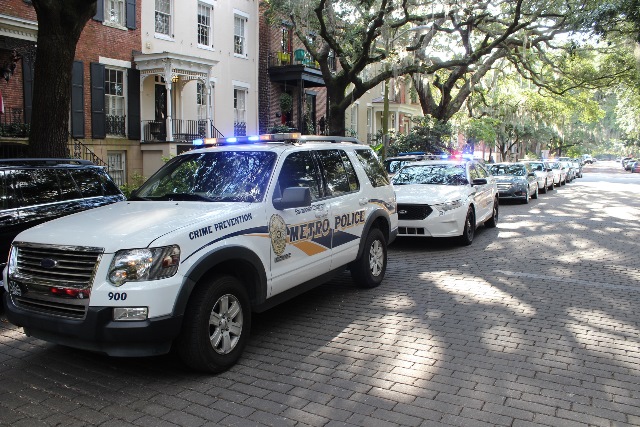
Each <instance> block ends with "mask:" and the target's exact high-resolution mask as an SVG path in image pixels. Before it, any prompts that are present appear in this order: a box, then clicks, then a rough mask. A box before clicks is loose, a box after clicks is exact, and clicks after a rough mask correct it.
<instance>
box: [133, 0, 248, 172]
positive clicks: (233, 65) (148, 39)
mask: <svg viewBox="0 0 640 427" xmlns="http://www.w3.org/2000/svg"><path fill="white" fill-rule="evenodd" d="M142 8H143V11H144V13H143V16H142V23H141V26H142V45H141V49H140V51H139V52H137V53H136V54H135V55H134V58H133V61H134V63H135V66H136V69H137V70H138V71H139V72H140V91H141V98H140V106H141V108H140V111H141V150H142V153H143V160H144V161H143V163H144V170H143V175H145V176H149V175H150V174H151V173H152V172H153V171H155V170H157V169H158V168H159V167H160V166H161V165H162V162H163V161H164V160H165V159H166V158H167V157H170V156H173V155H176V154H179V153H180V152H182V151H184V150H186V149H189V148H191V144H192V142H193V140H194V139H202V138H207V137H220V136H234V135H246V134H248V133H256V132H257V131H258V108H257V106H258V58H259V49H258V46H259V45H258V1H257V0H231V1H217V0H142Z"/></svg>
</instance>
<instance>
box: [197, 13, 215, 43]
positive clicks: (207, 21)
mask: <svg viewBox="0 0 640 427" xmlns="http://www.w3.org/2000/svg"><path fill="white" fill-rule="evenodd" d="M211 22H212V19H211V6H210V5H208V4H205V3H198V44H199V45H201V46H213V40H212V36H213V31H212V30H211Z"/></svg>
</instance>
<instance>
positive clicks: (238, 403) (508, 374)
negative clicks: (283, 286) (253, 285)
mask: <svg viewBox="0 0 640 427" xmlns="http://www.w3.org/2000/svg"><path fill="white" fill-rule="evenodd" d="M639 195H640V174H633V175H632V174H630V173H628V172H624V171H623V170H622V168H621V167H620V165H619V164H615V163H614V162H598V163H596V164H595V165H592V166H587V167H586V169H585V177H584V178H582V179H578V180H577V181H575V182H574V183H571V184H567V185H566V186H563V187H561V188H558V189H556V190H554V191H551V192H549V193H548V194H541V195H540V198H539V199H538V200H532V201H531V204H530V205H528V206H527V205H521V204H516V203H509V204H507V203H505V204H504V205H503V206H501V222H500V224H499V225H498V228H496V229H488V228H487V229H485V228H484V227H481V228H480V229H479V230H478V232H477V234H476V240H475V241H474V242H473V244H472V245H471V246H469V247H464V248H461V247H459V246H457V245H456V244H455V243H451V242H448V241H444V242H443V241H441V240H428V241H425V240H399V241H397V242H396V243H394V244H393V245H392V246H391V249H390V255H389V257H390V262H389V267H388V272H387V277H386V279H385V281H384V283H383V284H382V286H380V287H379V288H376V289H373V290H361V289H359V288H356V287H355V286H354V285H353V284H352V283H351V281H350V278H349V276H348V275H347V274H345V275H344V276H341V277H340V278H339V279H338V280H334V281H333V282H331V283H330V284H327V285H324V286H321V287H319V288H316V289H315V290H313V291H310V292H308V293H306V294H304V295H302V296H301V297H298V298H296V299H294V300H291V301H289V302H287V303H285V304H283V305H281V306H278V307H276V308H274V309H272V310H270V311H269V312H266V313H263V314H260V315H255V316H254V321H253V322H254V330H253V332H252V336H251V340H250V342H249V345H248V347H247V350H246V352H245V354H244V356H243V357H242V358H241V360H240V362H239V363H238V364H237V365H236V366H235V367H233V368H232V369H231V370H229V371H227V372H225V373H223V374H219V375H217V376H211V375H201V374H196V373H193V372H190V371H188V370H186V369H185V368H183V367H182V366H181V364H180V362H179V361H178V360H177V359H176V358H174V357H172V356H165V357H157V358H146V359H116V358H109V357H105V356H101V355H97V354H92V353H88V352H84V351H79V350H74V349H69V348H65V347H61V346H56V345H52V344H48V343H45V342H43V341H39V340H37V339H33V338H27V337H25V336H24V335H23V334H22V332H21V330H19V329H17V328H15V327H13V326H12V325H10V324H9V323H7V321H6V319H4V318H0V424H1V425H11V426H20V425H24V426H36V425H64V426H69V425H94V424H95V425H102V426H111V425H114V426H116V425H117V426H121V425H140V426H150V425H153V426H156V425H158V426H161V425H184V426H201V425H207V424H208V425H220V426H227V425H238V426H249V425H272V426H287V425H290V426H307V425H308V426H351V425H354V426H367V427H368V426H436V425H453V426H459V425H462V426H474V427H475V426H484V425H496V426H533V425H549V426H586V425H596V426H621V425H640V353H639V347H640V259H639V254H640V197H639Z"/></svg>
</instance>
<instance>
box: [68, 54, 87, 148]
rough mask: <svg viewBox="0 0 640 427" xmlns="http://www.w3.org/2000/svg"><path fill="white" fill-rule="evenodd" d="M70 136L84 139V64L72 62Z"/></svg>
mask: <svg viewBox="0 0 640 427" xmlns="http://www.w3.org/2000/svg"><path fill="white" fill-rule="evenodd" d="M71 135H72V136H73V137H74V138H84V64H83V63H82V61H73V68H72V71H71Z"/></svg>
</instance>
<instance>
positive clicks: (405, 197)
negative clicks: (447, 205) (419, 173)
mask: <svg viewBox="0 0 640 427" xmlns="http://www.w3.org/2000/svg"><path fill="white" fill-rule="evenodd" d="M393 189H394V190H395V192H396V200H397V202H398V204H402V203H421V204H422V203H424V204H436V203H444V202H448V201H452V200H458V199H461V198H464V197H466V195H467V193H468V191H469V187H468V186H466V185H436V184H409V185H394V186H393Z"/></svg>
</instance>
